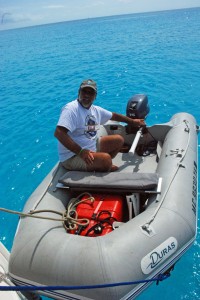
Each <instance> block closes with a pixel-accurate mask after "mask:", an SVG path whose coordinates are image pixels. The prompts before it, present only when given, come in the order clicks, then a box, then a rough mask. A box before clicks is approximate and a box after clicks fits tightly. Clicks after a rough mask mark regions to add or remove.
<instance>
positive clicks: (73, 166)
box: [61, 155, 87, 171]
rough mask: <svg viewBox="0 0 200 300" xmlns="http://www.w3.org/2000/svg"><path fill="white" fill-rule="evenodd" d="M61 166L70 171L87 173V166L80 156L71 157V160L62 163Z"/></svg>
mask: <svg viewBox="0 0 200 300" xmlns="http://www.w3.org/2000/svg"><path fill="white" fill-rule="evenodd" d="M61 164H62V165H63V167H65V169H67V170H70V171H72V170H73V171H87V164H86V163H85V162H84V160H83V159H82V158H80V156H78V155H74V156H72V157H70V158H69V159H67V160H65V161H63V162H61Z"/></svg>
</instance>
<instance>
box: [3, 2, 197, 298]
mask: <svg viewBox="0 0 200 300" xmlns="http://www.w3.org/2000/svg"><path fill="white" fill-rule="evenodd" d="M199 20H200V9H199V8H198V9H190V10H176V11H166V12H156V13H144V14H132V15H126V16H115V17H106V18H97V19H88V20H82V21H74V22H64V23H58V24H51V25H45V26H37V27H30V28H23V29H16V30H8V31H0V57H1V62H0V77H1V80H0V110H1V118H0V125H1V131H0V157H1V168H0V182H1V205H0V206H2V207H6V208H9V209H14V210H22V209H23V206H24V204H25V202H26V200H27V198H28V196H29V195H30V194H31V193H32V192H33V190H34V189H35V188H36V187H37V185H38V184H39V183H40V182H41V180H42V179H43V178H44V176H45V175H46V174H47V173H48V172H49V171H50V169H51V168H52V167H53V166H54V164H55V163H56V162H57V160H58V156H57V142H56V140H55V138H54V137H53V133H54V129H55V126H56V123H57V120H58V116H59V113H60V108H61V107H62V106H63V105H64V104H65V103H66V102H68V101H70V100H72V99H74V98H75V97H76V95H77V90H78V87H79V84H80V82H81V81H82V80H83V79H85V78H93V79H95V80H96V81H97V83H98V87H99V89H98V97H97V99H96V104H98V105H102V106H103V107H105V108H107V109H109V110H112V111H116V112H119V113H125V110H126V103H127V101H128V99H129V98H130V97H131V96H132V95H134V94H136V93H146V94H147V95H148V98H149V102H150V107H151V111H150V114H149V116H148V118H147V124H148V125H152V124H155V123H161V122H167V121H168V120H169V118H170V117H171V116H172V115H173V114H175V113H177V112H180V111H185V112H188V113H191V114H193V115H194V116H195V118H196V119H197V123H198V124H199V125H200V108H199V103H200V72H199V70H200V51H199V49H200V39H199V32H200V22H199ZM198 152H200V142H199V145H198ZM198 198H199V194H198ZM17 222H18V217H16V216H14V215H8V214H5V213H0V241H1V242H3V244H4V245H5V246H6V247H7V248H8V249H9V250H10V249H11V246H12V240H13V237H14V234H15V230H16V226H17ZM198 224H199V223H198ZM199 233H200V229H199V225H198V236H197V240H196V242H195V244H194V245H193V246H192V248H191V249H190V250H189V251H188V252H187V253H186V254H185V256H184V257H183V258H182V259H181V260H180V262H178V263H177V265H176V267H175V270H174V271H173V272H172V276H171V277H170V278H169V279H168V280H166V281H164V282H162V283H160V284H159V286H156V285H155V284H153V285H152V286H151V287H150V288H149V289H148V290H147V291H145V293H143V294H142V295H141V296H140V297H138V299H140V300H147V299H160V298H161V297H162V300H168V299H171V298H172V299H192V300H193V299H194V300H197V299H200V296H199V295H200V234H199Z"/></svg>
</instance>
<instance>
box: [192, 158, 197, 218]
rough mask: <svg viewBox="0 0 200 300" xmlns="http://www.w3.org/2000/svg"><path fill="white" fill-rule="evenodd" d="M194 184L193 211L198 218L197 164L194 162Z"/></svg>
mask: <svg viewBox="0 0 200 300" xmlns="http://www.w3.org/2000/svg"><path fill="white" fill-rule="evenodd" d="M192 179H193V183H192V211H193V213H194V214H195V216H196V213H197V164H196V162H194V170H193V178H192Z"/></svg>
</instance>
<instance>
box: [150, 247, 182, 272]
mask: <svg viewBox="0 0 200 300" xmlns="http://www.w3.org/2000/svg"><path fill="white" fill-rule="evenodd" d="M175 247H176V245H175V243H174V242H172V243H171V244H170V245H168V246H166V247H165V248H164V249H162V250H161V251H160V252H157V251H154V252H152V253H151V255H150V260H151V263H150V264H149V265H148V268H149V267H150V268H151V269H153V268H155V267H156V266H157V265H158V264H159V263H160V262H161V261H162V260H163V258H164V257H165V256H166V255H167V254H168V253H170V252H171V251H172V250H173V249H174V248H175Z"/></svg>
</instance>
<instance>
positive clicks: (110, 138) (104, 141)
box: [99, 134, 124, 158]
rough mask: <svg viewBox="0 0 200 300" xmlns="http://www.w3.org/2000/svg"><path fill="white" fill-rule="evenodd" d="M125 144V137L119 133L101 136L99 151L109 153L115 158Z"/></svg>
mask: <svg viewBox="0 0 200 300" xmlns="http://www.w3.org/2000/svg"><path fill="white" fill-rule="evenodd" d="M123 144H124V138H123V137H122V136H121V135H119V134H115V135H107V136H103V137H101V138H100V142H99V152H105V153H108V154H110V156H111V158H114V157H115V156H116V155H117V153H118V152H119V151H120V149H121V148H122V146H123Z"/></svg>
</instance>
